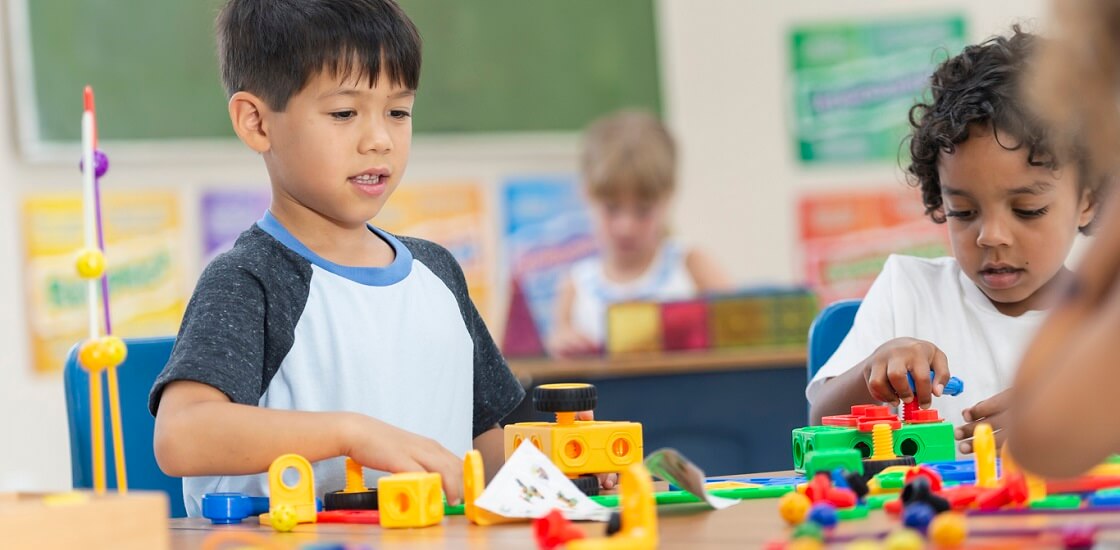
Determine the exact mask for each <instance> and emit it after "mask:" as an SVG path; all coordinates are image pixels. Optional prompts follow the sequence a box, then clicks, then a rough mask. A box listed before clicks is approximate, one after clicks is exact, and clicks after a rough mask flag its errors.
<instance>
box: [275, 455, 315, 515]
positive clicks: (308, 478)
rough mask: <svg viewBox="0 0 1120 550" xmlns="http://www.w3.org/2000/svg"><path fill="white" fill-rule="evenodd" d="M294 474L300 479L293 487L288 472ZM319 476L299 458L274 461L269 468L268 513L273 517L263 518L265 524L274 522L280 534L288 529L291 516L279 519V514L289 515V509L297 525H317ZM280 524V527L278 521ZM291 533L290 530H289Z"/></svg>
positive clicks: (285, 457)
mask: <svg viewBox="0 0 1120 550" xmlns="http://www.w3.org/2000/svg"><path fill="white" fill-rule="evenodd" d="M288 471H293V472H294V473H295V474H296V475H298V476H299V479H298V480H296V482H295V484H294V485H289V484H288V483H287V482H286V481H285V480H284V475H285V472H288ZM314 476H315V474H314V473H313V472H312V470H311V463H310V462H308V461H307V459H306V458H303V457H302V456H300V455H297V454H286V455H281V456H280V457H279V458H277V459H276V460H273V461H272V465H271V466H269V467H268V509H269V517H268V518H267V519H266V518H262V519H261V523H265V522H266V521H267V522H270V523H271V524H272V527H273V528H275V529H276V530H278V531H279V530H281V527H283V526H286V523H284V522H286V521H287V520H288V517H287V516H284V517H283V518H277V517H275V514H276V510H277V509H281V510H282V511H284V512H285V513H287V511H288V510H287V508H283V506H287V507H290V508H291V514H292V516H293V517H294V518H295V521H296V523H315V520H316V519H317V510H316V509H315V477H314ZM277 520H279V522H280V523H279V524H278V521H277ZM289 530H290V529H289Z"/></svg>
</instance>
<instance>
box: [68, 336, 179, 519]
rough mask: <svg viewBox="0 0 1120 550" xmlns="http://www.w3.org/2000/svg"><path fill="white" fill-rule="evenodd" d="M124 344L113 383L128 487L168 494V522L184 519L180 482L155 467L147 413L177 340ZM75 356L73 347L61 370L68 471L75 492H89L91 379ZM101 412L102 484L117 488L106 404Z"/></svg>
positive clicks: (134, 340) (133, 340)
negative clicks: (116, 385)
mask: <svg viewBox="0 0 1120 550" xmlns="http://www.w3.org/2000/svg"><path fill="white" fill-rule="evenodd" d="M125 344H126V345H127V346H128V356H127V357H126V358H125V361H124V363H122V364H121V366H119V367H117V379H118V383H119V386H120V387H119V390H120V400H121V403H120V405H121V424H122V429H123V430H124V457H125V468H126V469H127V471H128V487H129V489H144V490H153V491H163V492H165V493H167V496H168V498H169V499H170V501H171V502H170V503H171V517H176V518H178V517H186V515H187V511H186V509H185V507H184V506H183V481H182V479H180V478H177V477H171V476H168V475H166V474H164V473H163V471H161V470H160V469H159V466H158V465H157V464H156V456H155V451H153V449H152V434H153V431H154V430H155V419H154V418H152V415H151V414H150V413H149V412H148V392H149V391H150V390H151V389H152V384H153V383H154V382H155V379H156V376H158V375H159V373H160V371H162V370H163V367H164V365H166V364H167V359H168V358H169V357H170V356H171V347H172V346H173V345H174V344H175V337H174V336H167V337H157V338H131V339H129V338H126V339H125ZM77 352H78V347H77V346H74V348H73V349H71V350H70V355H69V356H68V357H67V358H66V366H65V368H64V370H63V381H64V384H65V386H66V418H67V420H68V421H69V423H70V470H71V472H72V474H73V484H74V488H75V489H90V488H93V463H92V460H93V457H92V443H91V441H90V410H89V408H90V404H89V377H88V376H87V374H86V371H85V370H83V369H82V367H81V366H80V365H78V358H77ZM102 388H103V390H104V388H105V384H102ZM106 395H107V391H106ZM103 399H105V398H103ZM103 409H104V411H103V418H104V426H105V449H106V455H107V456H106V457H105V469H106V473H107V475H106V483H107V485H108V486H109V487H114V488H115V487H116V486H117V476H116V473H115V472H114V468H113V463H114V462H113V451H112V449H113V444H112V441H113V440H112V431H111V428H110V425H109V406H108V402H107V401H106V402H105V404H104V405H103Z"/></svg>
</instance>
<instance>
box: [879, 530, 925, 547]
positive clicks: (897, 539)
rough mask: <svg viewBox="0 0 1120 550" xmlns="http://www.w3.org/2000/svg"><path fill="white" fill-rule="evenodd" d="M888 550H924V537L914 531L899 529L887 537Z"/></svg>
mask: <svg viewBox="0 0 1120 550" xmlns="http://www.w3.org/2000/svg"><path fill="white" fill-rule="evenodd" d="M884 543H885V546H886V549H887V550H922V549H923V548H925V546H926V542H925V540H923V539H922V535H921V534H919V533H918V532H917V531H915V530H913V529H898V530H896V531H894V532H892V533H891V534H889V535H887V540H886V541H884Z"/></svg>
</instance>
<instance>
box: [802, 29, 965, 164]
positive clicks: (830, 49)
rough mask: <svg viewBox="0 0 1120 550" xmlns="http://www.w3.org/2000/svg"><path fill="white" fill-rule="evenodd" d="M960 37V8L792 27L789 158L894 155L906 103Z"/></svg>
mask: <svg viewBox="0 0 1120 550" xmlns="http://www.w3.org/2000/svg"><path fill="white" fill-rule="evenodd" d="M966 36H967V33H966V28H965V20H964V18H963V17H962V16H960V15H941V16H931V17H922V18H907V19H898V20H884V21H877V22H868V23H854V22H853V23H820V24H806V25H799V26H796V27H794V28H793V29H792V31H791V32H790V38H789V45H790V63H791V67H790V71H791V78H790V80H791V86H792V98H791V99H792V111H793V113H792V116H793V132H794V136H793V137H794V140H795V147H796V154H795V157H796V158H797V159H798V160H799V161H800V162H801V163H803V164H819V163H830V162H865V163H866V162H897V160H898V158H899V154H900V152H901V153H902V154H905V149H904V148H900V146H901V145H902V140H903V138H904V137H905V136H906V133H907V131H908V128H909V126H908V123H907V114H908V112H909V109H910V107H911V106H912V105H913V104H914V102H915V100H917V99H919V98H922V97H923V96H924V95H925V94H926V91H927V89H928V88H929V77H930V74H931V73H932V72H933V69H934V68H935V67H936V66H937V65H938V64H940V63H941V62H942V61H944V60H945V59H946V58H947V57H948V56H952V55H956V54H957V53H959V52H960V51H961V49H962V48H963V47H964V45H965V39H966Z"/></svg>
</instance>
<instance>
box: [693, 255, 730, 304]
mask: <svg viewBox="0 0 1120 550" xmlns="http://www.w3.org/2000/svg"><path fill="white" fill-rule="evenodd" d="M684 264H685V267H686V268H687V269H688V274H689V275H691V276H692V281H693V283H695V284H696V290H697V291H699V292H700V293H701V294H703V293H709V292H723V291H729V290H734V289H735V284H734V283H733V282H732V281H731V277H729V276H728V275H727V273H726V272H725V271H724V270H723V268H722V267H720V265H719V264H718V263H716V261H715V258H713V257H712V256H710V255H708V254H707V253H705V252H704V251H702V250H698V249H695V248H694V249H692V250H689V251H688V255H687V256H685V259H684Z"/></svg>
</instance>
